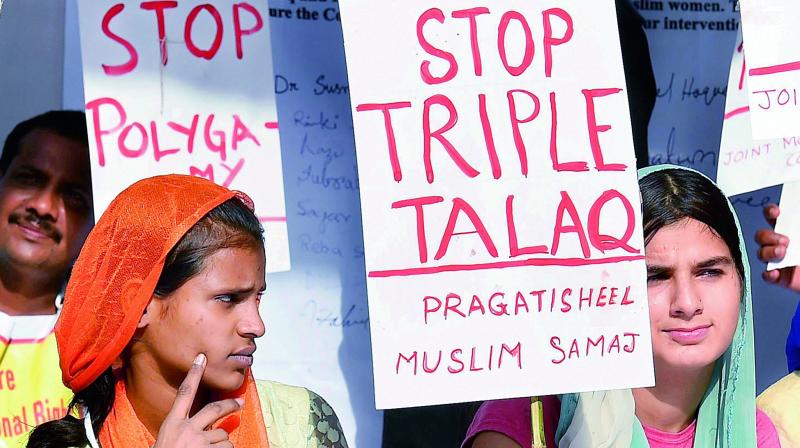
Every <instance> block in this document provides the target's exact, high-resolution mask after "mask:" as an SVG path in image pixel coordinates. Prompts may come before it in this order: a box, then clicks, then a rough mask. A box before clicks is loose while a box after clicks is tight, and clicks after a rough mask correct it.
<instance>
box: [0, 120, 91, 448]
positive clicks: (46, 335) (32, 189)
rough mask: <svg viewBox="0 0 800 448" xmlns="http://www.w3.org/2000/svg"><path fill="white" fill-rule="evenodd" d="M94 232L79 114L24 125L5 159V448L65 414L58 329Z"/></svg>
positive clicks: (0, 192)
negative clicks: (72, 275) (70, 278)
mask: <svg viewBox="0 0 800 448" xmlns="http://www.w3.org/2000/svg"><path fill="white" fill-rule="evenodd" d="M93 223H94V216H93V211H92V187H91V175H90V169H89V147H88V138H87V132H86V118H85V116H84V114H83V112H75V111H51V112H47V113H45V114H42V115H38V116H36V117H33V118H31V119H29V120H26V121H23V122H22V123H19V124H18V125H17V126H16V127H15V128H14V129H13V130H12V131H11V133H10V134H9V135H8V137H7V138H6V140H5V144H4V145H3V152H2V155H0V448H3V447H18V446H23V445H24V443H25V440H26V439H27V436H26V435H27V433H28V432H29V431H30V430H31V429H32V428H33V427H34V426H36V425H38V424H40V423H43V422H45V421H48V420H52V419H56V418H60V417H62V416H63V415H64V414H65V413H66V408H67V406H68V404H69V400H70V398H71V393H70V391H69V389H67V388H65V387H64V386H63V384H62V382H61V370H60V368H59V364H58V350H57V347H56V340H55V336H54V334H53V326H54V325H55V322H56V319H57V318H58V311H59V309H60V307H61V298H62V287H63V285H64V284H66V278H67V275H68V273H69V269H70V267H71V266H72V263H73V261H74V260H75V258H76V257H77V256H78V253H79V252H80V248H81V246H82V245H83V242H84V240H85V239H86V235H87V234H88V233H89V229H91V227H92V225H93Z"/></svg>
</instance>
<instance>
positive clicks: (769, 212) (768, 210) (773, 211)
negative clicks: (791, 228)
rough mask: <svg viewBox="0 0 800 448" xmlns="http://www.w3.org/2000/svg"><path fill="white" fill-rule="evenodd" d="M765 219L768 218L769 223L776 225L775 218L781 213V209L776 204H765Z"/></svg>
mask: <svg viewBox="0 0 800 448" xmlns="http://www.w3.org/2000/svg"><path fill="white" fill-rule="evenodd" d="M763 212H764V219H766V220H767V222H768V223H769V225H771V226H772V227H775V220H776V219H778V216H779V215H780V214H781V209H780V207H778V206H777V205H776V204H767V205H766V206H764V210H763Z"/></svg>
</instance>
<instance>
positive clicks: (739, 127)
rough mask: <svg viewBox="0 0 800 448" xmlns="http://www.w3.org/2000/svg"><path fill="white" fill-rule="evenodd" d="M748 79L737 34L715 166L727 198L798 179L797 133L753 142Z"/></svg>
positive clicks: (799, 146) (799, 150)
mask: <svg viewBox="0 0 800 448" xmlns="http://www.w3.org/2000/svg"><path fill="white" fill-rule="evenodd" d="M748 79H749V76H747V64H746V62H745V47H744V43H743V42H742V38H741V35H740V36H739V39H738V40H737V45H736V48H735V49H734V52H733V58H732V61H731V69H730V75H729V76H728V93H727V97H726V100H725V116H724V119H723V122H722V138H721V140H720V149H719V163H718V164H717V184H718V185H719V187H720V188H721V189H722V191H724V192H725V194H726V195H728V196H734V195H737V194H741V193H746V192H750V191H755V190H759V189H761V188H765V187H770V186H773V185H779V184H782V183H783V182H787V181H792V180H795V179H800V132H795V133H794V135H791V134H788V135H787V136H785V137H783V138H779V139H766V140H754V139H753V133H752V127H751V126H750V111H751V107H750V105H749V103H748V93H747V92H748V88H747V85H748V84H747V83H748Z"/></svg>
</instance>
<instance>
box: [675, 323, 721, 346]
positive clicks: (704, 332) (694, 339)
mask: <svg viewBox="0 0 800 448" xmlns="http://www.w3.org/2000/svg"><path fill="white" fill-rule="evenodd" d="M710 328H711V325H703V326H700V327H693V328H672V329H669V330H664V332H665V333H667V334H668V335H669V337H670V338H671V339H672V340H673V341H675V342H677V343H678V344H681V345H695V344H699V343H701V342H703V340H705V338H706V337H707V336H708V332H709V329H710Z"/></svg>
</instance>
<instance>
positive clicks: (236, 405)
mask: <svg viewBox="0 0 800 448" xmlns="http://www.w3.org/2000/svg"><path fill="white" fill-rule="evenodd" d="M242 403H244V400H242V399H241V398H229V399H227V400H220V401H215V402H213V403H209V404H207V405H205V406H203V409H200V411H198V412H197V414H195V415H194V416H193V417H192V418H190V419H189V421H190V422H192V426H194V427H195V428H197V429H203V428H205V427H206V426H209V425H211V424H213V423H214V422H216V421H217V420H219V419H221V418H222V417H225V416H226V415H228V414H230V413H231V412H235V411H238V410H239V409H240V408H241V407H242Z"/></svg>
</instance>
